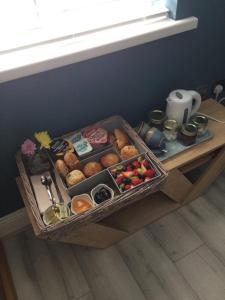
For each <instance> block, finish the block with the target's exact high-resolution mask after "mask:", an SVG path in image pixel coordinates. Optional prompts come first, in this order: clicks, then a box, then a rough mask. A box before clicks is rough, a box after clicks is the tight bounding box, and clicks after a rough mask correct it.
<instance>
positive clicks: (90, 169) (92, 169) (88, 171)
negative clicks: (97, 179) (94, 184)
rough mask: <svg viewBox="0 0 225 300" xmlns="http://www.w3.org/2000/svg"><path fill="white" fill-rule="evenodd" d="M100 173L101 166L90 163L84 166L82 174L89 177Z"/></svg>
mask: <svg viewBox="0 0 225 300" xmlns="http://www.w3.org/2000/svg"><path fill="white" fill-rule="evenodd" d="M101 171H102V166H101V164H100V163H98V162H96V161H91V162H89V163H87V164H86V165H85V166H84V169H83V172H84V175H85V176H87V177H91V176H93V175H95V174H97V173H99V172H101Z"/></svg>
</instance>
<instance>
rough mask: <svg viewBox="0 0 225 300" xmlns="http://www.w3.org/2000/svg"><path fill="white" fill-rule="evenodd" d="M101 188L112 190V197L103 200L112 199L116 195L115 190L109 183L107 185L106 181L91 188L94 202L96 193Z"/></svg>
mask: <svg viewBox="0 0 225 300" xmlns="http://www.w3.org/2000/svg"><path fill="white" fill-rule="evenodd" d="M101 188H105V189H107V190H108V191H109V192H110V194H111V197H110V198H109V199H106V200H104V201H103V202H105V201H108V200H111V199H112V198H113V197H114V191H113V190H112V189H111V188H110V187H109V186H108V185H106V184H104V183H100V184H99V185H97V186H96V187H95V188H93V189H92V190H91V198H92V200H93V202H94V203H96V202H95V194H96V193H98V192H99V191H100V189H101ZM103 202H101V203H103ZM101 203H96V205H99V204H101Z"/></svg>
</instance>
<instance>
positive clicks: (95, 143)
mask: <svg viewBox="0 0 225 300" xmlns="http://www.w3.org/2000/svg"><path fill="white" fill-rule="evenodd" d="M83 137H84V138H86V139H87V140H88V142H89V143H90V144H91V146H92V147H93V148H99V147H101V146H104V145H106V144H107V143H108V132H107V131H106V130H105V129H104V128H92V127H91V128H88V129H87V130H86V131H85V132H84V133H83Z"/></svg>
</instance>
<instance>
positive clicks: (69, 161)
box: [64, 152, 79, 171]
mask: <svg viewBox="0 0 225 300" xmlns="http://www.w3.org/2000/svg"><path fill="white" fill-rule="evenodd" d="M64 162H65V163H66V165H67V167H68V168H69V169H70V171H72V170H74V169H77V168H78V165H79V160H78V158H77V157H76V155H75V154H74V153H73V152H66V154H65V155H64Z"/></svg>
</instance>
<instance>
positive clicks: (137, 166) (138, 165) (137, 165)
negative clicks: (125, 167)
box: [132, 160, 141, 169]
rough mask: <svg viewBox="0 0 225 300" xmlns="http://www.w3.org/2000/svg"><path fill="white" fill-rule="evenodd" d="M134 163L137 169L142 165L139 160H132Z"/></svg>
mask: <svg viewBox="0 0 225 300" xmlns="http://www.w3.org/2000/svg"><path fill="white" fill-rule="evenodd" d="M132 165H133V166H134V167H135V168H136V169H137V168H140V167H141V164H140V163H139V162H138V161H137V160H135V161H133V162H132Z"/></svg>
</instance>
